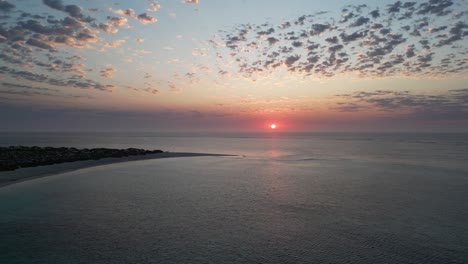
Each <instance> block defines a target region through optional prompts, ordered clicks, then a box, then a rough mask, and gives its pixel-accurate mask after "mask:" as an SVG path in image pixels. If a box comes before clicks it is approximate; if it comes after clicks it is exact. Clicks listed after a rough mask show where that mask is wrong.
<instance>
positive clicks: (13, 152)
mask: <svg viewBox="0 0 468 264" xmlns="http://www.w3.org/2000/svg"><path fill="white" fill-rule="evenodd" d="M162 152H163V151H161V150H144V149H136V148H128V149H109V148H92V149H87V148H85V149H77V148H65V147H62V148H54V147H35V146H34V147H24V146H11V147H0V171H11V170H16V169H18V168H22V167H23V168H24V167H35V166H42V165H51V164H57V163H64V162H73V161H79V160H99V159H103V158H119V157H128V156H138V155H147V154H156V153H162Z"/></svg>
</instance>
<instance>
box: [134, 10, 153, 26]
mask: <svg viewBox="0 0 468 264" xmlns="http://www.w3.org/2000/svg"><path fill="white" fill-rule="evenodd" d="M137 19H138V21H140V22H141V23H143V24H145V25H146V24H152V23H156V22H157V21H158V20H157V19H156V18H154V17H151V16H149V15H148V14H146V13H143V14H140V15H138V17H137Z"/></svg>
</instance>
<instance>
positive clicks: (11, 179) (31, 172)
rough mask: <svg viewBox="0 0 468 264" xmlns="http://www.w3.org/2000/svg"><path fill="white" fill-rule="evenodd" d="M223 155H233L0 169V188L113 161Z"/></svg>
mask: <svg viewBox="0 0 468 264" xmlns="http://www.w3.org/2000/svg"><path fill="white" fill-rule="evenodd" d="M209 156H211V157H223V156H224V157H225V156H235V155H229V154H210V153H191V152H162V153H155V154H147V155H137V156H128V157H119V158H103V159H99V160H83V161H73V162H64V163H59V164H52V165H44V166H37V167H27V168H19V169H16V170H14V171H0V188H2V187H5V186H8V185H12V184H16V183H20V182H24V181H30V180H34V179H38V178H43V177H47V176H52V175H57V174H61V173H65V172H71V171H76V170H80V169H84V168H90V167H97V166H101V165H109V164H115V163H124V162H132V161H140V160H150V159H165V158H184V157H209Z"/></svg>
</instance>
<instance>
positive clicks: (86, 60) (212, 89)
mask: <svg viewBox="0 0 468 264" xmlns="http://www.w3.org/2000/svg"><path fill="white" fill-rule="evenodd" d="M467 35H468V0H421V1H393V0H392V1H387V0H381V1H366V0H360V1H358V0H352V1H339V0H327V1H315V0H290V1H281V0H268V1H266V0H238V1H224V0H160V1H153V0H151V1H150V0H126V1H124V0H120V1H89V0H81V1H77V0H34V1H33V0H15V1H13V0H0V50H1V53H0V124H1V125H0V131H263V130H265V131H266V130H269V129H270V128H269V127H270V124H272V123H275V124H276V125H277V128H276V130H277V131H312V132H314V131H317V132H322V131H336V132H353V131H379V132H395V131H417V132H467V131H468V74H467V73H468V41H467V40H466V36H467Z"/></svg>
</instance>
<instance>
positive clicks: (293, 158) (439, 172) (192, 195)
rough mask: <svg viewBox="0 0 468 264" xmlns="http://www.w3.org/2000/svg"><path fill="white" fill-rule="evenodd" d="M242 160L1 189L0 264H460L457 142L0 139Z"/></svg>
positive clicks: (183, 161) (460, 156)
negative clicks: (195, 154)
mask: <svg viewBox="0 0 468 264" xmlns="http://www.w3.org/2000/svg"><path fill="white" fill-rule="evenodd" d="M18 144H21V145H39V146H49V145H50V146H74V147H115V148H126V147H141V148H147V149H153V148H156V149H163V150H168V151H173V152H176V151H193V152H210V153H229V154H238V155H240V156H237V157H196V158H180V159H165V160H147V161H138V162H130V163H122V164H113V165H106V166H100V167H94V168H87V169H83V170H79V171H75V172H69V173H64V174H60V175H56V176H51V177H47V178H41V179H37V180H32V181H28V182H23V183H19V184H15V185H10V186H7V187H4V188H1V189H0V263H468V250H467V249H468V225H467V224H466V223H468V193H467V191H466V190H468V135H466V134H211V135H207V134H205V135H204V134H191V135H188V134H185V135H184V134H177V135H171V134H149V133H148V134H91V133H90V134H46V133H44V134H5V133H4V134H0V145H2V146H7V145H18Z"/></svg>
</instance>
